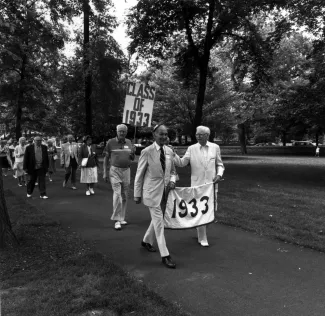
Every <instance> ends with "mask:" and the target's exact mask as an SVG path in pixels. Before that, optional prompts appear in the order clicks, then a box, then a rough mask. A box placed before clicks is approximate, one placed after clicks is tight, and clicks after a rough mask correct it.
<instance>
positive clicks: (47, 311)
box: [0, 191, 187, 316]
mask: <svg viewBox="0 0 325 316" xmlns="http://www.w3.org/2000/svg"><path fill="white" fill-rule="evenodd" d="M6 199H7V204H8V206H9V211H10V216H11V220H12V223H13V225H14V231H15V233H16V235H17V237H18V239H19V240H20V245H19V247H17V248H15V249H8V250H5V251H1V252H0V282H1V283H0V284H1V286H0V315H4V316H45V315H46V316H52V315H55V316H57V315H62V316H67V315H83V316H86V315H103V316H104V315H105V316H113V315H139V316H145V315H148V316H149V315H150V316H152V315H175V316H181V315H187V314H186V313H185V312H182V311H181V310H180V309H179V308H178V307H177V306H175V305H173V304H172V303H170V302H167V301H165V300H163V299H162V298H161V297H159V296H158V295H157V294H155V293H154V292H152V291H150V290H149V289H148V288H147V287H146V286H145V285H143V284H142V283H141V282H140V281H138V280H136V279H134V278H132V277H131V276H130V275H129V274H128V273H127V272H125V271H124V270H122V269H121V268H120V267H118V266H117V265H115V264H114V263H113V262H111V261H110V260H109V259H108V258H106V257H104V256H103V255H101V254H99V253H94V252H91V251H90V248H91V245H86V244H84V243H83V242H81V241H80V239H79V238H78V237H77V236H75V235H74V234H71V233H70V234H69V233H67V232H65V231H64V230H62V229H61V228H60V226H59V225H58V223H56V222H53V221H49V220H48V219H47V218H46V217H45V216H44V215H43V214H41V213H40V212H39V211H38V210H37V209H35V208H34V207H32V206H30V205H29V204H26V202H25V200H23V199H19V198H17V197H16V196H14V195H13V194H12V193H11V192H10V191H6Z"/></svg>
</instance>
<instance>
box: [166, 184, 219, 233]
mask: <svg viewBox="0 0 325 316" xmlns="http://www.w3.org/2000/svg"><path fill="white" fill-rule="evenodd" d="M214 199H215V192H214V185H213V183H208V184H203V185H200V186H195V187H187V188H175V190H170V191H169V194H168V198H167V204H166V210H165V216H164V224H165V228H170V229H187V228H193V227H198V226H201V225H206V224H209V223H211V222H213V221H214V211H215V203H214Z"/></svg>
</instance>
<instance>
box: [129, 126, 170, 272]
mask: <svg viewBox="0 0 325 316" xmlns="http://www.w3.org/2000/svg"><path fill="white" fill-rule="evenodd" d="M153 132H154V138H155V142H154V143H153V144H152V145H150V146H148V147H146V148H145V149H143V150H142V152H141V155H140V158H139V162H138V169H137V173H136V176H135V181H134V201H135V202H136V203H137V204H139V203H141V201H142V202H143V204H144V205H146V206H148V208H149V211H150V214H151V223H150V226H149V228H148V230H147V232H146V234H145V236H144V238H143V241H142V242H141V245H142V247H144V248H146V249H147V250H148V251H149V252H155V251H156V249H155V248H154V247H153V242H154V237H155V235H156V239H157V244H158V248H159V252H160V255H161V257H162V263H163V264H164V265H165V266H166V267H168V268H173V269H175V268H176V264H175V263H174V262H173V261H172V259H171V257H170V255H169V252H168V249H167V246H166V241H165V235H164V219H163V210H164V207H163V204H165V203H166V190H167V189H174V188H175V180H176V179H175V178H176V177H175V166H174V162H173V151H172V150H171V149H170V148H169V147H167V146H165V143H166V137H167V128H166V126H164V125H157V126H155V128H154V130H153Z"/></svg>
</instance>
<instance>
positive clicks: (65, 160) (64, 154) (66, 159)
mask: <svg viewBox="0 0 325 316" xmlns="http://www.w3.org/2000/svg"><path fill="white" fill-rule="evenodd" d="M69 146H70V143H69V142H67V143H65V144H62V147H61V155H60V156H61V165H63V164H64V166H65V167H69V165H70V149H69ZM71 149H72V152H73V154H74V157H75V158H76V161H77V163H78V145H77V143H74V142H73V143H72V144H71Z"/></svg>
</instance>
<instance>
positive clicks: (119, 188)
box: [109, 166, 130, 221]
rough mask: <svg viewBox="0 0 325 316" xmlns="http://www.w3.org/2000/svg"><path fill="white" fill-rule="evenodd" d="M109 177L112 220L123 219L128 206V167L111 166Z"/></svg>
mask: <svg viewBox="0 0 325 316" xmlns="http://www.w3.org/2000/svg"><path fill="white" fill-rule="evenodd" d="M109 177H110V181H111V184H112V189H113V214H112V217H111V220H112V221H124V220H125V213H126V209H127V206H128V199H129V188H130V168H117V167H114V166H111V168H110V171H109Z"/></svg>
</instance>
